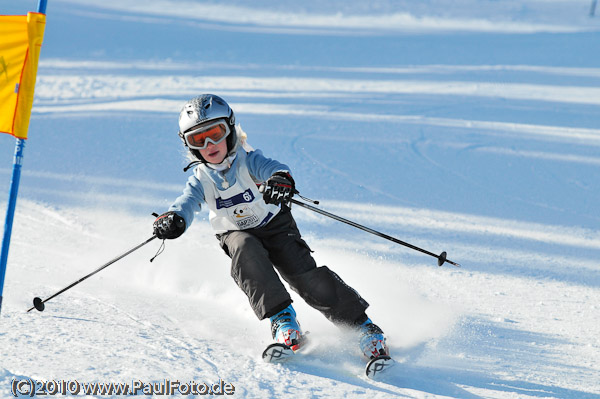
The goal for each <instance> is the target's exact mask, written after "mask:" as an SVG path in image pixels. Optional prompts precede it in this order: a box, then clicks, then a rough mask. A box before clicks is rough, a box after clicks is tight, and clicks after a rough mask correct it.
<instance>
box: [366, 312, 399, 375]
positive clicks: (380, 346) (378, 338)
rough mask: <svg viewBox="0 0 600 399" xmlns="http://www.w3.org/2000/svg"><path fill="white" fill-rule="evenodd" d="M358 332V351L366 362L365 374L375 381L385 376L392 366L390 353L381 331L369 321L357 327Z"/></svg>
mask: <svg viewBox="0 0 600 399" xmlns="http://www.w3.org/2000/svg"><path fill="white" fill-rule="evenodd" d="M359 332H360V341H359V345H360V350H361V351H362V353H363V356H364V357H365V359H366V360H367V362H368V363H367V366H366V368H365V373H366V375H367V377H369V378H372V379H376V378H378V377H381V376H382V375H384V374H385V372H386V371H387V370H388V369H390V368H391V367H392V366H393V365H394V364H395V362H394V360H393V359H392V358H391V357H390V351H389V349H388V347H387V344H386V343H385V337H384V335H383V331H382V330H381V328H379V326H377V325H376V324H373V322H372V321H371V319H369V318H367V320H366V321H365V322H364V323H362V324H361V325H360V326H359Z"/></svg>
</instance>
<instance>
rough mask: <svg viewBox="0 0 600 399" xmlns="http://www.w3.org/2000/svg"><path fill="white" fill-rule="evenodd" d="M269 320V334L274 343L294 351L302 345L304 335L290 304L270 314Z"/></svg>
mask: <svg viewBox="0 0 600 399" xmlns="http://www.w3.org/2000/svg"><path fill="white" fill-rule="evenodd" d="M270 320H271V335H272V336H273V339H274V340H275V342H276V343H280V344H283V345H286V346H288V347H289V348H291V349H292V350H293V351H294V352H296V351H297V350H298V349H300V348H301V347H302V345H303V343H304V337H303V334H302V330H301V329H300V324H298V320H296V311H295V310H294V308H293V307H292V305H290V306H288V307H287V308H285V309H283V310H282V311H280V312H279V313H277V314H276V315H274V316H271V318H270Z"/></svg>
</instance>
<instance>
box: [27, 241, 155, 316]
mask: <svg viewBox="0 0 600 399" xmlns="http://www.w3.org/2000/svg"><path fill="white" fill-rule="evenodd" d="M155 238H156V236H155V235H153V236H152V237H150V238H149V239H147V240H146V241H144V242H143V243H141V244H139V245H137V246H135V247H133V248H131V249H130V250H129V251H127V252H125V253H123V254H122V255H119V256H117V257H116V258H114V259H112V260H110V261H108V262H107V263H105V264H103V265H102V266H100V267H99V268H97V269H96V270H94V271H93V272H91V273H90V274H88V275H87V276H84V277H82V278H80V279H79V280H77V281H75V282H74V283H72V284H71V285H69V286H67V287H65V288H63V289H62V290H60V291H58V292H57V293H55V294H54V295H52V296H49V297H48V298H46V299H44V300H42V298H40V297H37V296H36V297H35V298H33V307H31V308H30V309H29V310H28V311H27V312H29V311H31V310H33V309H34V308H35V309H37V310H39V311H40V312H43V311H44V308H45V305H44V303H45V302H48V301H49V300H50V299H52V298H54V297H56V296H58V295H60V294H62V293H63V292H65V291H66V290H68V289H70V288H73V287H75V286H76V285H77V284H79V283H81V282H82V281H83V280H85V279H87V278H89V277H92V276H93V275H94V274H96V273H98V272H99V271H101V270H102V269H105V268H107V267H108V266H110V265H112V264H113V263H115V262H116V261H118V260H119V259H123V258H124V257H126V256H127V255H129V254H130V253H132V252H133V251H135V250H137V249H139V248H141V247H143V246H144V245H146V244H148V243H149V242H150V241H152V240H154V239H155Z"/></svg>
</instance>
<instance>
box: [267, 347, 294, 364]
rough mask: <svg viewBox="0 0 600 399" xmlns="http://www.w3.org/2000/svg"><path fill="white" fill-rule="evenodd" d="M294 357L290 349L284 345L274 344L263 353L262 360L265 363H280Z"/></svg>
mask: <svg viewBox="0 0 600 399" xmlns="http://www.w3.org/2000/svg"><path fill="white" fill-rule="evenodd" d="M293 356H294V351H293V350H292V348H290V347H289V346H287V345H285V344H280V343H279V342H275V343H273V344H270V345H269V346H267V348H266V349H265V350H264V351H263V354H262V358H263V360H264V361H265V362H266V363H281V362H285V361H287V360H289V359H290V358H291V357H293Z"/></svg>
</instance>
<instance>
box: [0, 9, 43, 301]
mask: <svg viewBox="0 0 600 399" xmlns="http://www.w3.org/2000/svg"><path fill="white" fill-rule="evenodd" d="M47 2H48V0H38V7H37V12H39V13H40V14H46V4H47ZM24 149H25V139H17V141H16V143H15V157H14V158H13V172H12V178H11V180H10V191H9V192H8V204H7V205H6V220H5V222H4V236H3V237H2V252H1V253H0V313H2V297H3V292H4V278H5V277H6V263H7V261H8V250H9V247H10V236H11V234H12V225H13V219H14V216H15V207H16V206H17V194H18V193H19V183H20V181H21V166H22V165H23V150H24Z"/></svg>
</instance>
